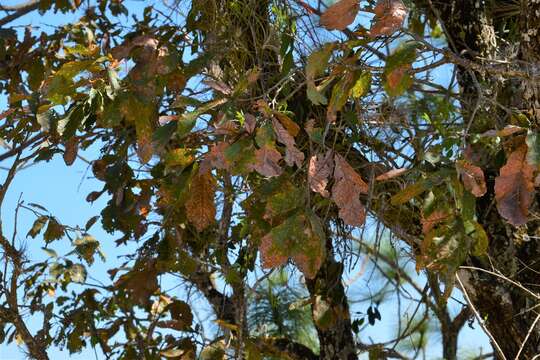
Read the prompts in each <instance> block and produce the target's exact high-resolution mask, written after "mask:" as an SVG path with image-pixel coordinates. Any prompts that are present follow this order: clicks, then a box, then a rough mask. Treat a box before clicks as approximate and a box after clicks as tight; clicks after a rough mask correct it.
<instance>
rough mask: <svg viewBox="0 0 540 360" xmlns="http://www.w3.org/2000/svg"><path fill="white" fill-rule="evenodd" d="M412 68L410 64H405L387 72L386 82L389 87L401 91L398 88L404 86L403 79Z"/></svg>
mask: <svg viewBox="0 0 540 360" xmlns="http://www.w3.org/2000/svg"><path fill="white" fill-rule="evenodd" d="M410 68H411V65H410V64H403V65H401V66H398V67H396V68H395V69H393V70H391V71H390V72H389V73H388V74H386V84H387V86H388V88H389V89H391V90H392V91H394V92H399V91H398V89H399V87H400V86H402V82H403V79H404V77H405V75H407V71H408V70H409V69H410Z"/></svg>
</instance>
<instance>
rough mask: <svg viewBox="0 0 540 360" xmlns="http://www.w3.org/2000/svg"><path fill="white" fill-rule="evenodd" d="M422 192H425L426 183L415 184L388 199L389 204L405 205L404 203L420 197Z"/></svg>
mask: <svg viewBox="0 0 540 360" xmlns="http://www.w3.org/2000/svg"><path fill="white" fill-rule="evenodd" d="M424 191H426V182H425V181H419V182H417V183H414V184H412V185H409V186H407V187H406V188H405V189H403V190H401V191H400V192H398V193H397V194H395V195H394V196H392V198H391V199H390V203H391V204H392V205H394V206H397V205H402V204H405V203H406V202H408V201H409V200H411V199H412V198H414V197H416V196H418V195H420V194H421V193H423V192H424Z"/></svg>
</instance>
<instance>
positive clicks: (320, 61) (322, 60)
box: [306, 43, 335, 105]
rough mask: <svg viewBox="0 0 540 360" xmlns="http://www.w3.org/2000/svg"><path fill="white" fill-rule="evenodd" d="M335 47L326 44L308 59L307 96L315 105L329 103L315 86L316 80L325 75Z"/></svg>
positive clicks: (331, 44)
mask: <svg viewBox="0 0 540 360" xmlns="http://www.w3.org/2000/svg"><path fill="white" fill-rule="evenodd" d="M334 47H335V45H334V44H333V43H328V44H325V45H324V46H323V47H322V48H321V49H319V50H317V51H314V52H312V53H311V54H310V55H309V56H308V58H307V63H306V80H307V96H308V98H309V100H310V101H311V102H312V103H313V105H326V103H327V102H328V100H327V99H326V97H325V96H324V95H323V94H321V93H320V92H319V90H318V89H317V87H316V86H315V80H317V78H318V77H320V76H321V75H322V74H323V73H324V70H325V69H326V66H327V65H328V60H330V56H331V55H332V51H333V50H334Z"/></svg>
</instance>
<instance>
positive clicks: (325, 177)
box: [308, 150, 334, 197]
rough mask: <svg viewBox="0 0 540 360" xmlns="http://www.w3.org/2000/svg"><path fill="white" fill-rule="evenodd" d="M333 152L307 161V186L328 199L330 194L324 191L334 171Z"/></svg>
mask: <svg viewBox="0 0 540 360" xmlns="http://www.w3.org/2000/svg"><path fill="white" fill-rule="evenodd" d="M332 155H333V152H332V150H328V151H327V152H326V154H324V155H323V154H317V155H314V156H312V157H311V158H310V159H309V166H308V184H309V188H310V189H311V190H312V191H314V192H316V193H319V194H321V195H322V196H323V197H328V196H329V195H330V193H329V192H328V190H326V185H328V181H329V178H330V175H331V174H332V171H333V169H334V161H333V156H332Z"/></svg>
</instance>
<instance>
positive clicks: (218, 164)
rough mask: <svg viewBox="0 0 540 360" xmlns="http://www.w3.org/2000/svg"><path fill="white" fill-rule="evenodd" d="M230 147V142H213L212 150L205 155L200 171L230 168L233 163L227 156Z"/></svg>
mask: <svg viewBox="0 0 540 360" xmlns="http://www.w3.org/2000/svg"><path fill="white" fill-rule="evenodd" d="M228 147H229V144H227V143H226V142H223V141H222V142H218V143H216V144H213V145H212V147H211V148H210V151H209V152H207V153H206V154H205V155H204V158H203V160H202V162H201V167H200V171H202V172H206V171H209V170H211V169H222V170H229V168H230V166H231V164H230V162H229V161H228V160H227V157H226V156H225V151H226V150H227V148H228Z"/></svg>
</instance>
